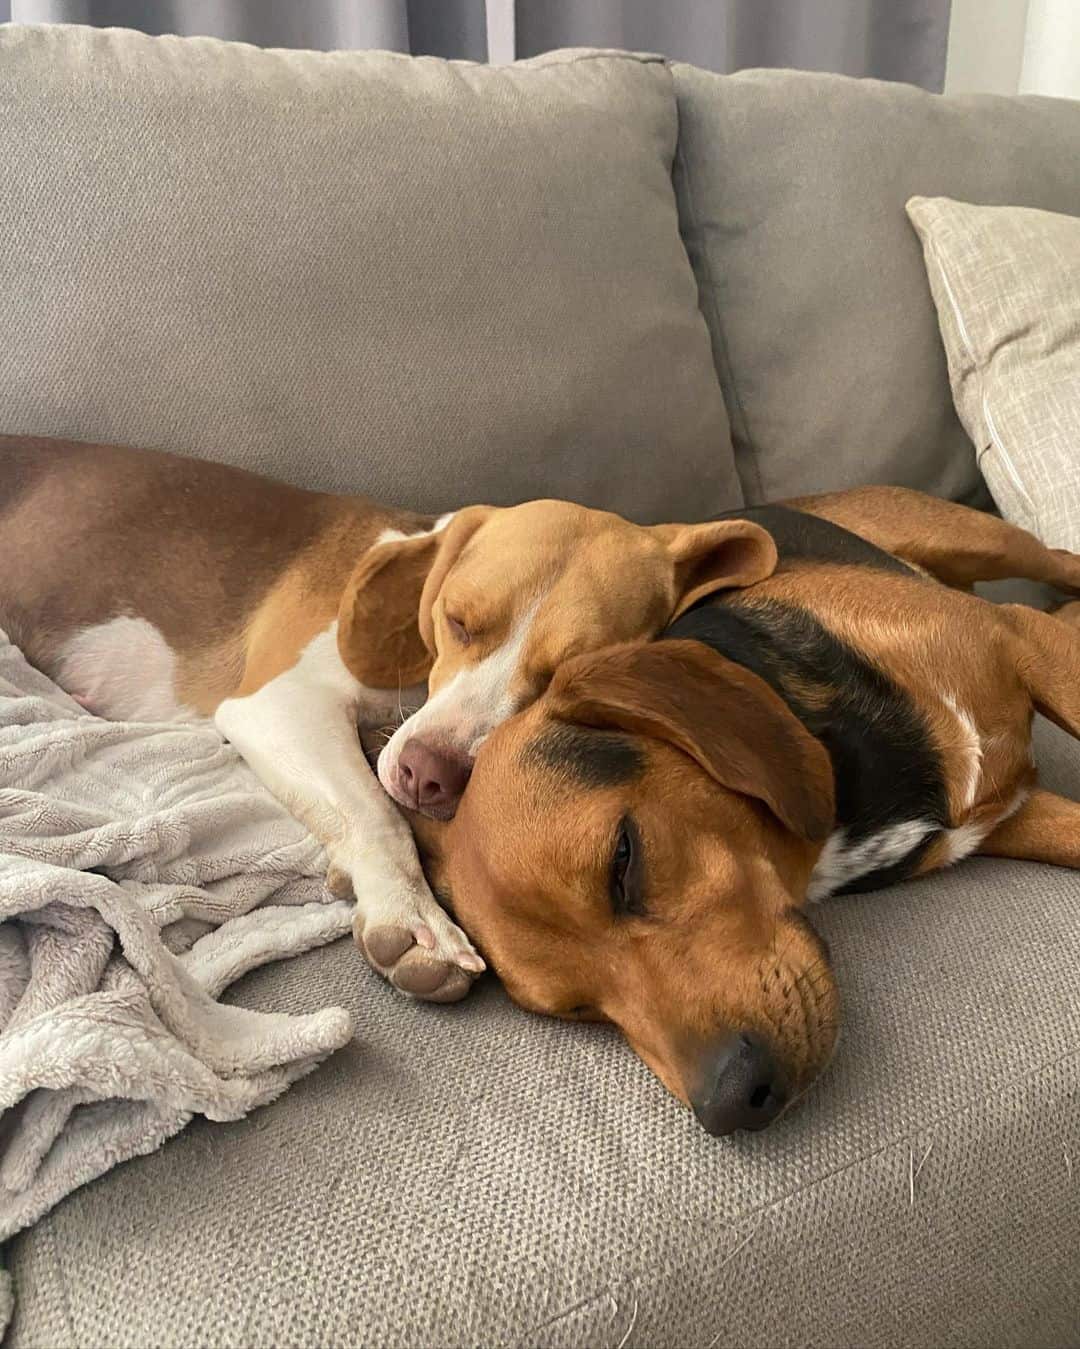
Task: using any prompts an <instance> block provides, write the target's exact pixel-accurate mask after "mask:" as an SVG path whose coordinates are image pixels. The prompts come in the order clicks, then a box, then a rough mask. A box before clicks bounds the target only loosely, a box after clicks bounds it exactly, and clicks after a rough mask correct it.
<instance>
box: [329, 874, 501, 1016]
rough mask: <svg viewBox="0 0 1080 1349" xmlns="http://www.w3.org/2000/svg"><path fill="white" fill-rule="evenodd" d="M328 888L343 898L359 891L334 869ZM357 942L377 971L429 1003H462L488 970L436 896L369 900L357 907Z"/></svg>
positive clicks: (355, 927) (369, 897)
mask: <svg viewBox="0 0 1080 1349" xmlns="http://www.w3.org/2000/svg"><path fill="white" fill-rule="evenodd" d="M326 883H327V886H328V888H329V889H330V890H331V892H332V893H334V894H335V895H337V896H338V897H343V896H344V895H346V894H349V893H352V892H353V891H354V889H355V887H354V885H353V883H352V882H350V881H349V878H348V877H347V876H346V875H345V873H344V872H342V871H339V870H338V869H337V868H335V867H331V868H330V871H329V872H328V873H327V877H326ZM353 937H354V938H355V941H356V944H357V946H359V948H360V950H361V952H362V953H363V955H364V957H365V959H366V960H367V962H368V964H369V965H371V966H372V968H373V969H376V970H378V972H379V973H380V974H381V975H382V976H383V977H384V978H386V979H388V980H389V981H390V983H392V984H393V985H394V987H395V988H399V989H401V991H402V992H403V993H409V994H411V995H412V996H413V997H415V998H424V999H425V1000H427V1001H428V1002H457V1000H458V999H459V998H463V997H464V996H465V994H466V993H468V991H469V989H470V988H471V987H472V983H473V980H474V979H475V978H476V977H477V976H478V975H479V974H482V973H483V971H484V969H485V968H486V967H485V965H484V962H483V960H482V959H481V957H480V956H479V955H478V954H477V953H476V951H475V950H474V948H473V945H472V943H471V942H470V941H469V939H468V937H466V935H465V933H464V932H462V930H461V928H459V927H458V926H457V925H456V924H455V923H452V922H451V921H450V919H449V918H448V917H447V916H446V914H445V913H444V912H443V910H442V909H441V908H440V907H439V905H438V904H437V903H436V901H435V899H434V898H433V897H432V896H431V895H411V896H408V897H406V898H404V899H402V898H398V897H395V898H393V899H377V898H374V897H372V896H365V897H364V902H362V903H358V904H357V909H356V916H355V918H354V919H353Z"/></svg>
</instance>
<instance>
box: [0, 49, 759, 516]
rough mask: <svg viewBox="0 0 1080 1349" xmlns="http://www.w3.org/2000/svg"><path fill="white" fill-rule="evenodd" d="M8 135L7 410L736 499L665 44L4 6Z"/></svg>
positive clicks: (509, 477)
mask: <svg viewBox="0 0 1080 1349" xmlns="http://www.w3.org/2000/svg"><path fill="white" fill-rule="evenodd" d="M0 125H2V126H3V136H2V139H0V168H2V172H0V237H2V238H3V241H4V245H3V248H2V249H0V431H4V432H31V433H36V434H48V435H60V436H69V437H73V438H75V439H80V440H96V441H107V442H121V443H129V444H139V445H151V446H156V447H159V448H163V449H170V450H177V451H181V452H185V453H190V454H206V455H210V456H211V457H214V458H219V459H226V460H228V461H229V462H232V463H238V464H242V465H243V466H244V467H247V468H254V469H261V470H263V471H265V472H268V473H277V474H278V475H280V476H282V477H288V478H291V479H292V480H294V481H297V482H299V483H300V485H302V486H317V487H322V488H326V489H330V490H341V491H346V490H352V491H357V490H359V491H366V492H369V493H371V494H373V495H375V496H377V497H380V498H382V499H384V500H387V501H392V502H397V503H399V504H401V505H405V506H410V507H413V508H416V509H422V510H431V511H441V510H444V509H446V508H449V507H455V506H459V505H462V504H464V503H467V502H471V501H485V500H486V501H493V502H497V503H500V504H501V503H507V502H511V501H515V500H521V499H525V498H529V497H535V496H551V495H559V496H568V497H573V498H577V499H579V500H581V501H583V502H585V503H586V504H590V505H597V506H606V507H609V508H611V509H615V510H621V511H623V512H624V513H626V514H631V515H634V516H635V517H637V518H640V519H649V520H656V519H660V518H670V519H696V518H700V517H701V516H702V515H708V514H711V513H712V512H714V511H717V510H719V509H722V508H725V507H728V506H732V505H737V504H739V502H740V500H741V497H740V495H739V491H738V486H737V480H736V477H735V471H734V464H733V460H732V455H731V445H730V439H729V434H728V428H727V419H726V414H725V411H724V405H723V398H722V396H721V393H720V389H719V386H718V383H717V379H716V374H715V371H714V368H713V365H712V359H711V354H710V349H709V337H708V332H707V329H706V326H705V323H704V320H703V318H702V316H701V313H700V311H699V309H698V304H697V288H696V285H695V282H694V276H693V273H692V271H691V268H690V264H689V262H688V260H687V257H686V253H685V250H684V249H683V246H682V243H681V241H680V238H679V230H678V216H677V209H676V204H675V198H674V193H673V190H672V185H671V162H672V157H673V155H674V151H675V138H676V131H677V120H676V109H675V99H674V93H673V89H672V80H671V75H670V73H669V71H668V70H667V68H666V67H665V66H664V65H663V64H662V63H660V62H659V61H657V60H653V59H649V58H634V57H630V56H620V55H604V54H602V53H585V52H578V53H573V52H570V53H563V54H556V55H554V56H552V57H547V58H539V59H538V60H536V61H529V62H524V63H522V64H520V65H515V66H511V67H502V68H496V67H491V66H483V65H470V64H468V63H464V62H463V63H457V62H444V61H439V60H435V59H429V58H424V59H412V58H409V57H403V56H397V55H393V54H387V53H370V52H369V53H343V52H331V53H325V52H296V51H291V52H286V51H261V50H258V49H257V48H254V47H248V46H245V45H242V44H239V43H227V42H218V41H215V40H214V39H210V38H175V37H161V38H152V37H147V36H144V35H143V34H139V33H130V32H124V31H122V30H106V31H103V30H99V29H93V28H79V27H72V28H65V27H62V26H57V27H41V28H19V27H6V26H4V27H0ZM661 456H662V461H661ZM661 462H662V466H663V471H662V472H661V471H658V465H659V464H661ZM672 464H675V465H677V466H678V472H671V471H670V466H671V465H672Z"/></svg>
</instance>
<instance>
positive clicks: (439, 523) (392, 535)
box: [371, 511, 454, 548]
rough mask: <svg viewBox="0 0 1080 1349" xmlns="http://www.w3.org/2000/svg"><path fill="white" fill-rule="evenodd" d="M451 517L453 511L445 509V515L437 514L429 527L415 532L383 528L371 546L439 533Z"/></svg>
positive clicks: (452, 516)
mask: <svg viewBox="0 0 1080 1349" xmlns="http://www.w3.org/2000/svg"><path fill="white" fill-rule="evenodd" d="M453 518H454V512H453V511H447V512H446V514H445V515H440V516H439V518H438V519H437V520H436V521H435V523H434V524H433V525H432V526H431V528H430V529H418V530H417V531H416V533H415V534H406V533H405V532H404V531H403V530H400V529H384V530H383V531H382V532H381V533H380V534H379V536H378V538H376V540H375V542H374V543H373V544H372V545H371V546H372V547H373V548H376V547H378V545H379V544H380V543H400V542H401V541H402V540H403V539H426V538H427V536H428V535H429V534H440V533H441V532H442V531H443V530H444V529H445V528H446V526H447V525H448V524H449V523H450V521H451V520H452V519H453Z"/></svg>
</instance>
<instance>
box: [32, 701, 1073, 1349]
mask: <svg viewBox="0 0 1080 1349" xmlns="http://www.w3.org/2000/svg"><path fill="white" fill-rule="evenodd" d="M1040 740H1041V756H1040V757H1041V760H1042V762H1043V764H1044V780H1045V781H1046V783H1047V785H1049V786H1052V787H1055V788H1057V789H1059V790H1067V791H1070V792H1071V793H1072V794H1073V795H1077V794H1080V756H1078V754H1077V752H1076V746H1075V744H1074V743H1073V742H1071V741H1069V740H1068V739H1067V738H1066V737H1065V736H1063V735H1062V734H1061V733H1060V732H1056V731H1053V732H1051V731H1048V730H1047V728H1045V727H1041V728H1040ZM816 921H817V922H819V924H820V926H821V928H822V929H823V931H824V933H825V934H826V936H827V937H828V938H829V940H830V941H831V943H832V947H833V954H834V958H835V961H836V964H837V967H838V971H839V977H840V983H841V987H842V989H843V991H844V1001H845V1016H846V1023H845V1025H846V1029H845V1032H844V1035H843V1038H842V1040H841V1043H840V1047H839V1049H838V1051H837V1054H836V1057H835V1059H834V1061H833V1063H832V1065H831V1067H830V1068H829V1070H828V1072H827V1073H826V1075H825V1077H824V1078H823V1079H822V1080H821V1082H820V1083H819V1085H818V1086H817V1088H816V1089H815V1090H814V1091H813V1092H812V1093H811V1095H810V1096H809V1097H808V1099H807V1100H806V1102H805V1104H804V1105H803V1107H802V1108H801V1109H800V1110H799V1111H798V1113H797V1114H795V1115H793V1116H792V1117H790V1118H789V1119H787V1120H785V1121H783V1122H782V1123H781V1124H780V1125H778V1126H777V1127H776V1128H774V1129H773V1130H771V1131H766V1132H765V1133H763V1134H759V1135H753V1136H736V1137H735V1138H733V1139H730V1140H713V1139H710V1138H708V1137H707V1136H706V1135H705V1134H704V1133H703V1132H702V1131H701V1130H700V1129H699V1128H698V1127H697V1125H696V1124H695V1123H694V1121H693V1119H692V1117H691V1116H690V1114H689V1112H688V1111H686V1110H685V1109H684V1108H683V1107H682V1106H680V1105H679V1104H678V1103H677V1102H676V1101H674V1100H673V1099H672V1098H670V1097H668V1096H667V1095H666V1094H665V1093H664V1091H663V1089H662V1088H661V1087H660V1086H659V1085H658V1084H657V1083H656V1082H655V1080H654V1079H653V1078H652V1077H651V1076H650V1075H649V1073H648V1071H647V1070H646V1069H645V1068H644V1067H643V1066H642V1065H641V1064H640V1063H639V1062H638V1060H637V1059H636V1058H635V1057H634V1056H633V1055H632V1053H631V1052H630V1050H629V1049H627V1048H626V1047H625V1046H624V1045H623V1043H622V1042H621V1040H620V1039H619V1038H618V1036H617V1035H616V1034H615V1033H613V1032H612V1031H610V1030H608V1029H606V1028H603V1027H595V1026H577V1025H567V1024H562V1023H558V1022H554V1021H547V1020H544V1019H541V1018H538V1017H534V1016H531V1015H528V1014H526V1013H523V1012H520V1011H518V1010H516V1009H515V1008H513V1007H512V1006H511V1005H510V1004H509V1003H508V1002H507V1001H506V1000H505V998H504V996H503V995H502V993H501V992H500V991H499V989H498V988H497V987H495V986H493V985H490V984H485V985H483V986H481V987H480V988H479V989H478V990H477V991H476V992H474V994H472V995H471V996H470V997H469V999H468V1000H467V1001H466V1002H465V1003H464V1004H462V1005H460V1006H457V1007H453V1008H438V1007H428V1006H418V1005H416V1004H413V1003H409V1002H406V1001H405V1000H404V999H401V998H398V997H395V996H393V995H392V994H391V993H390V992H389V991H388V990H387V989H386V988H385V987H384V986H383V985H381V984H380V983H379V981H378V980H377V979H376V978H375V976H374V975H372V974H371V973H370V972H369V971H368V970H367V969H366V968H364V966H363V965H362V963H361V962H360V960H359V958H358V957H357V956H356V955H354V953H353V952H352V950H351V949H350V947H349V945H348V943H347V942H344V943H338V944H337V945H335V946H333V947H330V948H327V949H326V950H324V951H323V952H321V953H317V954H314V955H311V956H305V957H301V958H300V959H298V960H294V961H290V962H288V963H287V964H286V965H284V966H282V967H279V968H271V969H267V970H264V971H262V972H260V973H258V974H255V975H253V976H250V977H249V978H248V979H247V980H246V981H245V982H244V983H243V985H241V986H238V995H239V996H240V998H241V999H242V1000H243V1001H244V1002H245V1003H247V1004H249V1005H252V1006H260V1007H268V1006H274V1007H278V1008H282V1009H286V1010H290V1011H292V1010H300V1009H301V1008H311V1007H315V1006H320V1005H323V1004H325V1003H328V1002H341V1003H342V1004H343V1005H345V1006H348V1007H350V1009H351V1010H352V1011H353V1012H354V1013H355V1015H356V1019H357V1023H358V1026H359V1028H360V1029H359V1035H358V1038H357V1040H356V1041H354V1042H353V1043H352V1044H351V1045H350V1046H349V1047H347V1048H346V1049H345V1050H344V1051H342V1052H340V1053H339V1054H337V1055H335V1056H334V1057H333V1058H332V1059H331V1060H329V1061H328V1062H327V1063H326V1064H325V1065H324V1066H323V1067H322V1068H321V1069H320V1070H319V1071H318V1072H316V1073H315V1074H313V1075H312V1076H311V1077H309V1078H307V1079H305V1080H304V1081H303V1082H300V1083H299V1084H297V1085H296V1086H295V1087H294V1088H293V1089H292V1090H291V1091H290V1092H289V1093H288V1095H287V1096H285V1097H283V1098H282V1099H281V1100H280V1101H278V1102H277V1103H276V1104H274V1105H272V1106H270V1107H268V1108H266V1109H264V1110H261V1111H259V1112H258V1113H256V1114H255V1115H252V1116H250V1117H249V1118H248V1119H246V1120H243V1121H241V1122H239V1123H236V1124H228V1125H213V1124H207V1123H205V1122H202V1121H195V1122H194V1123H193V1124H192V1125H191V1126H190V1127H189V1129H188V1130H187V1131H186V1132H185V1133H184V1134H183V1135H181V1136H180V1137H178V1138H176V1139H175V1140H173V1141H172V1142H171V1143H169V1144H168V1145H167V1146H166V1148H165V1149H164V1150H163V1151H161V1152H159V1153H157V1154H156V1155H154V1156H151V1157H147V1158H142V1159H138V1160H136V1161H132V1162H129V1163H127V1164H126V1165H124V1166H122V1167H120V1168H118V1169H117V1170H115V1171H113V1172H112V1173H111V1174H110V1175H108V1176H106V1177H105V1178H104V1179H103V1180H101V1181H98V1182H97V1183H95V1184H94V1185H92V1186H89V1187H87V1188H86V1189H84V1190H82V1191H80V1192H78V1193H76V1194H75V1195H73V1196H72V1197H71V1198H69V1199H68V1200H66V1201H65V1202H64V1203H63V1204H62V1205H61V1206H60V1207H59V1208H58V1209H56V1210H54V1212H53V1213H52V1214H50V1215H49V1216H48V1217H47V1218H46V1219H44V1221H42V1222H41V1223H40V1224H38V1226H37V1227H36V1228H35V1229H34V1230H33V1231H31V1232H30V1233H28V1234H26V1235H25V1236H23V1237H20V1238H19V1239H18V1240H16V1241H15V1242H14V1243H13V1246H12V1249H11V1252H10V1258H11V1268H12V1272H13V1274H14V1276H15V1283H16V1288H17V1290H18V1303H17V1307H16V1314H15V1321H14V1324H13V1327H12V1330H11V1332H10V1336H9V1341H10V1343H9V1345H8V1346H6V1349H30V1346H36V1347H38V1349H45V1347H46V1346H49V1347H50V1349H51V1347H52V1346H55V1345H57V1344H64V1345H73V1346H84V1347H85V1349H91V1347H92V1346H100V1345H102V1344H109V1345H117V1346H121V1345H130V1346H146V1345H149V1344H155V1345H180V1346H196V1345H208V1346H218V1345H220V1346H263V1345H266V1346H269V1345H278V1344H289V1345H297V1346H308V1345H310V1346H322V1345H327V1344H334V1345H339V1346H345V1345H363V1346H373V1347H374V1346H391V1345H402V1346H430V1345H436V1344H437V1345H448V1346H458V1345H461V1346H466V1345H475V1344H485V1345H487V1344H505V1345H522V1346H584V1345H589V1346H593V1345H608V1346H616V1345H618V1344H619V1343H620V1341H621V1339H622V1337H623V1335H625V1334H626V1333H627V1331H628V1330H630V1327H631V1323H633V1328H632V1330H631V1331H630V1334H629V1337H628V1338H627V1340H626V1345H627V1346H629V1347H630V1349H633V1347H634V1346H642V1345H657V1344H663V1345H680V1346H681V1345H685V1346H688V1347H689V1346H697V1347H698V1349H705V1346H708V1345H714V1346H717V1347H719V1346H761V1347H762V1349H772V1347H773V1346H781V1345H783V1346H786V1345H790V1346H792V1347H793V1349H794V1347H795V1346H799V1347H800V1349H803V1347H813V1346H822V1349H840V1347H842V1346H852V1349H855V1347H856V1346H857V1347H858V1349H874V1347H875V1346H900V1345H903V1346H905V1349H912V1347H913V1346H915V1347H918V1346H926V1349H949V1347H950V1346H971V1345H993V1346H997V1347H1001V1346H1014V1345H1015V1346H1024V1349H1030V1347H1031V1346H1043V1345H1045V1346H1051V1345H1063V1344H1069V1343H1075V1332H1076V1327H1077V1326H1078V1325H1080V1281H1078V1280H1077V1279H1076V1266H1075V1260H1076V1251H1077V1250H1078V1249H1080V1204H1078V1203H1077V1193H1078V1185H1080V998H1078V997H1077V971H1078V970H1080V873H1075V872H1071V871H1064V870H1057V869H1054V868H1050V867H1041V866H1035V865H1031V864H1025V863H1019V862H1001V861H990V860H986V859H976V860H973V861H970V862H966V863H964V864H963V865H962V866H960V867H958V868H956V869H955V870H954V871H952V872H949V873H945V874H942V875H939V876H936V877H933V878H930V879H927V880H925V881H921V882H918V883H913V884H908V885H904V886H899V887H896V888H894V889H892V890H889V891H883V892H881V893H877V894H870V895H861V896H851V897H847V898H843V899H838V900H834V901H831V902H829V903H827V904H825V905H823V906H821V908H820V909H819V910H818V911H817V914H816ZM916 1171H917V1172H918V1174H917V1176H916V1178H915V1181H914V1187H913V1190H912V1184H911V1177H912V1175H913V1173H914V1172H916ZM912 1192H913V1194H914V1201H913V1202H912Z"/></svg>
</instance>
